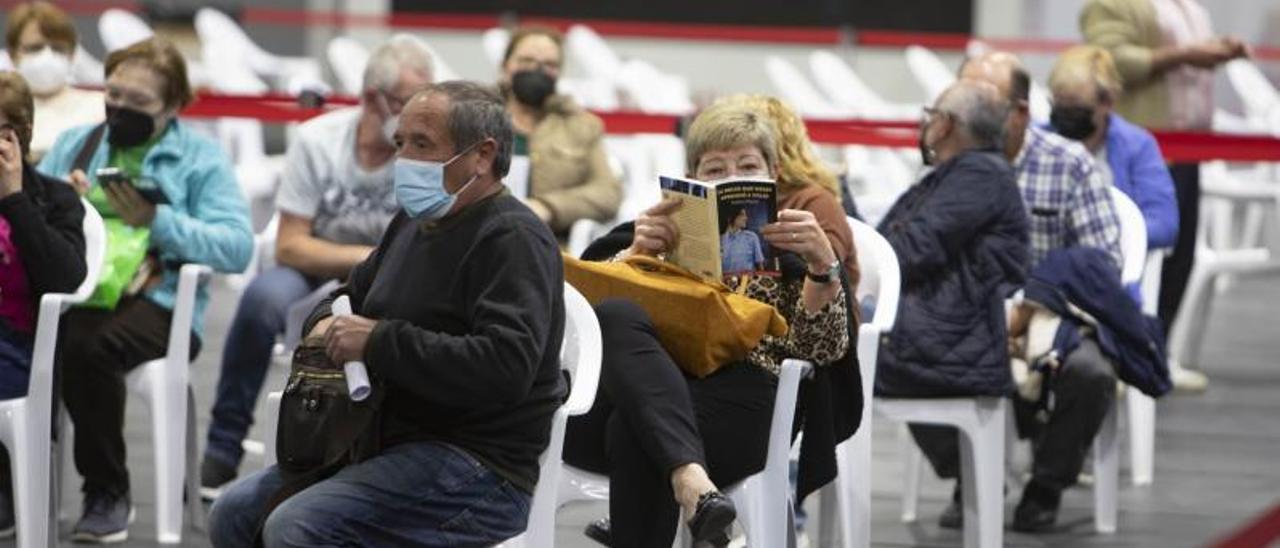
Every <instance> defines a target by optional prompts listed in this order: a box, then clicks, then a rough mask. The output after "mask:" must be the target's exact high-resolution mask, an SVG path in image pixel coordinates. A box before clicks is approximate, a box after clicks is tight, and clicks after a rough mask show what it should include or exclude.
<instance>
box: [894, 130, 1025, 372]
mask: <svg viewBox="0 0 1280 548" xmlns="http://www.w3.org/2000/svg"><path fill="white" fill-rule="evenodd" d="M1028 230H1029V229H1028V219H1027V211H1026V207H1025V206H1023V204H1022V196H1021V194H1020V193H1019V192H1018V186H1017V180H1016V175H1015V174H1014V171H1013V168H1012V167H1011V166H1010V165H1009V162H1007V161H1006V160H1005V159H1004V157H1002V156H1000V155H999V154H998V153H997V152H995V151H976V150H975V151H969V152H965V153H962V154H960V155H959V156H957V157H955V158H952V159H951V160H950V161H948V162H946V163H944V164H942V165H939V166H937V168H936V169H934V171H933V172H932V173H930V174H928V175H927V176H925V178H924V180H922V181H921V182H920V183H919V184H917V185H916V186H914V187H912V188H911V189H910V190H908V191H907V192H906V193H905V194H903V195H902V197H901V198H899V199H898V202H897V203H895V204H894V206H893V208H891V209H890V210H889V213H888V215H886V216H885V218H884V220H883V221H882V222H881V223H880V227H879V231H880V233H881V234H883V235H884V237H885V238H886V239H887V240H888V241H889V244H890V245H892V246H893V250H894V252H895V253H897V255H898V262H899V264H900V266H901V267H902V298H901V300H900V302H899V305H898V319H897V323H896V324H895V325H894V328H893V331H892V332H891V333H890V334H889V335H887V336H886V337H885V338H884V339H883V340H882V341H881V345H880V354H879V363H878V367H877V369H876V393H878V394H883V395H889V396H961V395H992V396H997V395H1007V394H1009V393H1011V392H1012V391H1013V378H1012V375H1011V374H1010V372H1009V357H1008V351H1007V347H1006V342H1005V341H1006V338H1007V336H1006V333H1007V328H1006V326H1005V323H1006V322H1005V312H1004V301H1005V298H1006V297H1008V296H1009V294H1010V293H1012V291H1014V290H1015V289H1017V288H1018V287H1020V286H1021V285H1022V283H1023V281H1024V280H1025V279H1026V274H1027V269H1028V262H1029V261H1030V243H1029V242H1028V238H1029V236H1028Z"/></svg>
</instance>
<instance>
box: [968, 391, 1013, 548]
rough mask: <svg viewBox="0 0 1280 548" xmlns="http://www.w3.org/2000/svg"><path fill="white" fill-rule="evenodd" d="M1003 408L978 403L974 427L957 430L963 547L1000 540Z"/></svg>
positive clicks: (991, 546)
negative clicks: (976, 419) (958, 437)
mask: <svg viewBox="0 0 1280 548" xmlns="http://www.w3.org/2000/svg"><path fill="white" fill-rule="evenodd" d="M1004 407H1005V405H1004V401H1003V400H998V399H997V400H995V401H994V402H990V401H988V402H980V403H979V410H978V422H977V424H973V425H966V426H962V427H961V430H960V432H961V436H960V464H961V474H962V478H963V479H962V482H963V483H962V486H961V487H962V494H963V496H964V546H965V548H996V547H999V546H1001V545H1002V543H1003V541H1004V495H1003V491H1004V451H1005V446H1004V436H1005V432H1004V426H1005V416H1004V414H1005V409H1004Z"/></svg>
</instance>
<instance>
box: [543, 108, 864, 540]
mask: <svg viewBox="0 0 1280 548" xmlns="http://www.w3.org/2000/svg"><path fill="white" fill-rule="evenodd" d="M776 134H777V133H776V132H775V131H774V128H773V125H772V124H771V123H770V122H769V119H768V117H767V116H766V115H765V114H764V113H762V112H761V111H759V110H757V109H754V108H749V107H745V106H743V105H737V104H731V103H719V104H715V105H712V106H711V107H710V108H708V109H707V110H706V111H704V112H702V113H701V114H700V115H699V116H698V118H697V119H696V120H694V121H693V124H692V125H691V126H690V127H689V132H688V134H687V135H686V136H685V157H686V170H687V174H688V176H689V177H692V178H695V179H699V180H707V181H709V180H717V179H725V178H730V177H765V178H770V179H775V180H776V179H780V178H781V177H780V174H781V169H780V167H779V166H780V162H779V160H778V155H777V152H778V147H777V145H776V143H775V137H774V136H775V135H776ZM809 188H812V189H813V190H814V191H816V192H817V193H819V194H820V195H821V196H823V197H825V200H826V201H825V202H823V200H822V199H821V198H817V199H813V200H811V202H812V203H821V204H822V205H823V206H824V207H822V208H821V209H820V210H810V209H804V208H796V209H792V208H790V207H789V206H788V205H787V204H788V202H786V201H784V199H783V198H782V197H781V196H780V197H779V207H778V220H777V222H775V223H771V224H768V225H765V226H764V227H763V228H762V229H761V230H760V235H761V237H762V239H764V240H765V241H766V242H768V244H769V245H770V246H771V247H772V248H774V249H776V250H779V251H782V252H784V255H783V257H782V275H781V276H780V277H771V276H763V275H759V276H757V275H750V276H744V277H741V278H736V279H735V280H734V281H732V282H730V283H731V284H733V285H737V288H736V289H743V290H744V292H745V294H746V295H747V296H749V297H751V298H753V299H756V300H758V301H761V302H764V303H768V304H770V305H772V306H774V307H775V308H776V309H777V310H778V312H779V313H781V314H782V315H783V317H784V318H786V320H787V323H788V325H789V326H790V331H789V332H788V333H787V334H786V335H785V336H781V337H773V336H765V337H764V338H763V339H762V340H761V341H760V344H758V345H757V346H756V348H754V349H752V350H751V351H750V352H749V353H748V355H747V357H746V359H744V360H739V361H736V362H734V363H727V364H723V365H722V366H721V367H720V368H719V369H717V370H716V371H715V372H714V373H711V374H710V375H707V376H705V377H701V378H697V377H693V376H691V375H688V374H686V373H684V372H683V371H682V369H681V368H680V367H679V364H677V363H676V361H675V359H674V358H673V357H672V355H671V354H670V353H669V352H668V351H667V349H666V348H664V347H663V345H662V343H661V340H660V339H659V338H658V334H657V329H656V327H655V326H654V322H653V321H652V319H651V318H650V316H649V315H648V314H647V313H646V312H645V310H644V309H642V308H641V307H640V306H638V305H637V304H635V303H633V302H631V301H629V300H625V299H611V300H607V301H604V302H602V303H600V304H599V305H598V306H596V316H597V318H598V319H599V321H600V329H601V334H602V337H603V343H604V344H603V347H604V355H603V360H602V364H601V373H600V391H599V392H598V394H597V397H596V401H595V404H594V406H593V407H592V409H591V411H590V412H589V413H587V414H586V415H584V416H581V417H574V418H573V419H571V420H570V421H569V426H568V430H567V432H566V437H565V451H564V460H565V461H566V462H568V463H569V464H572V465H574V466H576V467H579V468H583V469H586V470H590V471H593V472H596V473H600V474H607V475H608V476H609V479H610V497H609V513H610V517H611V518H612V522H609V521H607V520H602V521H599V522H596V523H593V524H591V525H590V526H589V527H588V528H587V535H588V536H590V537H591V538H593V539H595V540H597V541H600V542H602V543H604V544H606V545H608V546H614V547H635V548H657V547H667V546H671V542H672V540H673V539H674V537H675V533H676V529H675V524H676V518H677V516H678V515H679V514H680V511H681V510H682V509H683V510H684V513H685V516H686V517H687V518H688V521H687V525H688V527H689V529H690V532H691V533H692V537H693V540H694V541H695V543H697V542H707V543H710V544H712V545H717V546H722V545H725V544H727V543H728V541H729V539H728V535H727V534H726V531H727V529H728V527H729V525H731V524H732V522H733V520H734V518H735V517H736V509H735V508H734V507H733V503H732V502H731V501H730V500H729V499H728V498H727V497H725V496H724V495H723V494H721V493H720V492H719V488H722V487H727V486H730V485H733V484H735V483H737V482H739V481H741V480H743V479H744V478H746V477H748V476H750V475H752V474H754V473H756V472H759V471H760V470H761V469H763V468H764V463H765V456H766V453H767V448H768V442H769V423H770V417H771V414H772V408H773V400H774V394H775V393H776V392H777V383H778V372H779V370H780V367H781V364H782V361H783V360H784V359H787V358H798V359H803V360H808V361H810V362H811V363H813V364H814V365H815V366H817V367H818V368H819V369H820V370H823V371H824V372H825V371H827V370H831V369H834V368H836V367H839V366H840V365H842V364H844V363H845V362H846V361H847V359H846V357H847V356H848V355H849V349H850V348H853V347H854V346H855V345H854V342H853V337H854V335H853V333H852V330H851V325H850V321H851V318H852V316H850V314H851V312H850V307H849V301H848V300H847V298H846V292H845V287H846V285H845V284H843V283H842V278H843V276H841V272H842V271H843V268H842V265H841V264H840V261H839V259H838V257H839V253H838V252H837V250H836V249H835V247H837V246H835V245H833V244H832V240H831V239H830V238H829V237H828V236H827V235H826V233H825V230H824V227H823V226H821V224H820V221H819V219H820V216H819V215H820V213H823V212H826V211H836V212H838V211H839V207H838V206H837V205H835V197H834V196H832V195H831V194H830V193H828V192H827V191H826V190H823V189H820V188H818V187H816V186H812V185H808V186H804V187H802V189H809ZM796 194H797V191H796V190H794V189H792V190H790V191H789V192H787V195H788V196H795V195H796ZM679 207H680V203H679V200H678V199H674V198H673V199H667V200H664V201H662V202H661V203H659V204H658V205H656V206H654V207H653V208H650V209H649V210H648V211H646V212H645V213H644V214H642V215H641V216H640V218H638V219H637V220H636V222H635V225H634V230H632V229H630V227H628V226H626V225H624V226H622V227H619V228H618V229H615V231H614V232H612V233H610V234H609V235H608V236H606V237H605V238H603V239H602V240H601V241H598V242H596V243H595V244H592V246H591V248H588V250H587V254H584V256H586V255H592V254H593V251H597V248H598V247H608V249H606V250H598V251H599V253H596V254H594V256H597V257H607V256H610V255H613V256H615V257H618V256H625V255H627V254H638V255H646V256H651V257H659V258H660V257H662V256H663V255H664V254H665V253H666V252H667V251H670V250H672V249H675V248H676V246H677V245H678V244H679V242H680V239H681V236H680V234H679V231H678V229H676V227H675V223H674V221H673V220H672V218H671V216H672V214H673V213H674V212H675V211H676V210H677V209H679ZM841 220H843V218H841ZM845 230H846V231H847V230H848V227H847V226H846V227H845ZM607 240H608V241H612V242H613V244H612V245H610V244H603V245H602V244H601V242H604V241H607ZM843 251H845V252H846V253H847V252H848V251H849V248H848V247H847V246H846V247H844V248H843ZM615 252H617V254H616V255H615ZM743 284H745V287H743ZM846 369H853V372H852V374H853V375H854V376H856V375H857V373H856V368H846ZM859 394H860V392H859ZM857 404H858V406H859V408H860V406H861V402H860V401H859V402H857ZM806 439H808V437H806ZM831 449H832V451H834V447H832V448H831ZM771 496H785V494H782V493H773V494H771Z"/></svg>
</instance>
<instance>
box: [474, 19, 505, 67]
mask: <svg viewBox="0 0 1280 548" xmlns="http://www.w3.org/2000/svg"><path fill="white" fill-rule="evenodd" d="M480 41H481V43H482V44H483V45H484V54H485V57H488V58H489V62H490V63H492V64H493V66H495V67H497V66H499V65H501V64H502V54H504V53H506V52H507V44H509V43H510V42H511V31H509V30H507V29H504V28H502V27H494V28H491V29H489V30H486V31H484V34H482V35H481V36H480Z"/></svg>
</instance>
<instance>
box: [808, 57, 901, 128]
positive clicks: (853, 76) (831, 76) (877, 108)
mask: <svg viewBox="0 0 1280 548" xmlns="http://www.w3.org/2000/svg"><path fill="white" fill-rule="evenodd" d="M809 72H810V73H811V74H812V75H813V79H814V82H815V83H816V84H817V86H818V88H819V89H821V90H822V91H823V93H825V94H826V96H827V97H828V98H830V100H831V102H832V103H834V104H835V106H837V107H839V108H842V109H844V110H846V111H848V112H849V113H851V114H853V115H854V116H858V117H861V118H869V119H889V120H898V119H903V118H907V119H914V118H915V117H916V116H919V114H920V106H919V105H908V104H899V103H891V102H889V101H886V100H885V99H884V98H883V97H881V96H880V94H878V93H876V92H875V91H874V90H872V89H871V86H869V85H867V83H866V82H865V81H864V80H863V79H862V78H860V77H859V76H858V74H857V73H856V72H854V70H853V67H851V66H849V64H848V63H845V62H844V60H842V59H840V57H839V56H837V55H836V54H834V53H831V52H830V51H827V50H814V51H813V52H812V53H810V54H809Z"/></svg>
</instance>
